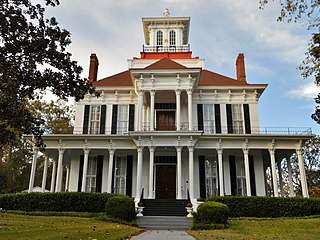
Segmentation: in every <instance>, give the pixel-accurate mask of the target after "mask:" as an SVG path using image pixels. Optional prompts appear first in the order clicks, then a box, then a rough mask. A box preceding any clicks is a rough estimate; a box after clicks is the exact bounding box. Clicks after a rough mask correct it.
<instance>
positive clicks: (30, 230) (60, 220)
mask: <svg viewBox="0 0 320 240" xmlns="http://www.w3.org/2000/svg"><path fill="white" fill-rule="evenodd" d="M140 231H141V229H139V228H135V227H130V226H126V225H122V224H118V223H108V222H103V221H99V220H96V219H94V218H80V217H65V216H63V217H61V216H59V217H52V216H26V215H18V214H8V213H1V214H0V239H1V240H2V239H99V240H100V239H108V240H117V239H121V238H125V237H128V236H130V235H133V234H137V233H138V232H140Z"/></svg>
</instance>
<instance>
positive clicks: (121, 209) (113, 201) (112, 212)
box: [106, 196, 136, 221]
mask: <svg viewBox="0 0 320 240" xmlns="http://www.w3.org/2000/svg"><path fill="white" fill-rule="evenodd" d="M106 213H107V215H108V216H110V217H113V218H118V219H121V220H125V221H132V220H133V219H135V217H136V211H135V207H134V201H133V199H132V198H130V197H128V196H114V197H110V198H109V199H108V201H107V204H106Z"/></svg>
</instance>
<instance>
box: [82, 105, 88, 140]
mask: <svg viewBox="0 0 320 240" xmlns="http://www.w3.org/2000/svg"><path fill="white" fill-rule="evenodd" d="M89 115H90V105H85V106H84V118H83V126H82V133H83V134H88V128H89Z"/></svg>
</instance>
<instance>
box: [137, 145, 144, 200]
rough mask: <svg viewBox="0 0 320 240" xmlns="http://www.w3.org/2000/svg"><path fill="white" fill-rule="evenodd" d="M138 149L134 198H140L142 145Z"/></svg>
mask: <svg viewBox="0 0 320 240" xmlns="http://www.w3.org/2000/svg"><path fill="white" fill-rule="evenodd" d="M137 150H138V164H137V189H136V199H140V194H141V186H142V161H143V159H142V150H143V147H141V146H139V147H138V148H137Z"/></svg>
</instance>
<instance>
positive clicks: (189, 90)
mask: <svg viewBox="0 0 320 240" xmlns="http://www.w3.org/2000/svg"><path fill="white" fill-rule="evenodd" d="M187 94H188V121H189V131H192V130H193V123H192V89H188V90H187Z"/></svg>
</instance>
